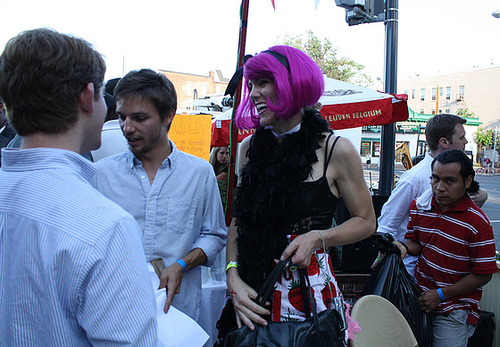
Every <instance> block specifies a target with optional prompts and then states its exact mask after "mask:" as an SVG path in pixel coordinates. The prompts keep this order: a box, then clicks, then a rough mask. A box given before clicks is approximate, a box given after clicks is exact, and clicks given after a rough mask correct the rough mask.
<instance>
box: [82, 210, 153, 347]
mask: <svg viewBox="0 0 500 347" xmlns="http://www.w3.org/2000/svg"><path fill="white" fill-rule="evenodd" d="M108 234H111V235H112V236H111V237H106V238H101V239H100V240H98V243H97V244H96V245H95V247H94V248H93V250H92V251H91V253H90V256H89V260H88V262H87V263H86V264H84V265H83V266H82V273H83V276H84V278H83V279H82V281H81V282H82V284H81V288H80V289H79V290H78V292H81V300H80V302H78V304H79V307H78V312H77V320H78V322H79V324H80V325H81V327H82V329H83V330H84V331H85V332H86V334H87V338H88V339H89V340H90V341H91V343H92V345H95V346H100V345H106V346H108V345H110V344H111V345H113V344H124V345H130V346H155V345H156V339H157V325H156V300H155V296H154V291H153V285H152V282H151V280H150V277H149V273H148V270H147V267H146V258H145V256H144V251H143V249H142V239H141V237H142V236H141V235H142V233H141V231H140V229H139V226H138V225H137V223H136V222H135V220H134V219H133V218H132V217H130V218H126V219H122V220H121V221H120V222H119V223H117V225H116V227H115V229H114V230H112V231H111V232H110V233H108ZM111 332H112V333H111Z"/></svg>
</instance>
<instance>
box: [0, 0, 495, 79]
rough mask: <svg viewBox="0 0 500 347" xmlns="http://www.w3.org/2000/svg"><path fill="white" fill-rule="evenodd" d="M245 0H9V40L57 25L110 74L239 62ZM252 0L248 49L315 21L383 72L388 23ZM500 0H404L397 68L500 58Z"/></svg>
mask: <svg viewBox="0 0 500 347" xmlns="http://www.w3.org/2000/svg"><path fill="white" fill-rule="evenodd" d="M240 3H241V1H240V0H143V1H130V0H121V1H118V0H101V1H97V0H86V1H79V2H76V1H70V0H44V1H40V0H15V1H14V0H5V1H2V5H1V7H0V11H1V12H0V49H3V46H4V45H5V43H6V42H7V41H8V40H9V39H10V38H11V37H13V36H15V35H16V34H18V33H19V32H20V31H22V30H26V29H32V28H38V27H52V28H54V29H56V30H58V31H60V32H64V33H71V34H74V35H76V36H80V37H83V38H84V39H86V40H88V41H90V42H92V43H93V44H94V45H95V46H96V48H97V49H98V50H99V51H100V52H101V53H102V54H104V55H105V57H106V63H107V65H108V72H107V74H106V79H109V78H113V77H120V76H121V75H122V70H124V71H125V73H126V72H128V71H130V70H132V69H140V68H145V67H148V68H152V69H163V70H171V71H179V72H185V73H193V74H200V75H208V72H209V70H212V69H219V70H222V72H223V73H224V75H225V76H227V77H230V76H231V75H232V73H233V72H234V70H235V67H236V59H237V48H238V32H239V8H240ZM275 3H276V10H275V11H274V10H273V8H272V5H271V0H250V9H249V20H248V30H247V45H246V47H247V49H246V52H247V53H256V52H259V51H262V50H265V49H267V48H268V47H269V46H272V45H273V44H275V43H276V40H277V38H278V37H283V36H284V35H285V34H288V35H290V36H295V35H298V34H305V32H306V31H307V30H312V31H313V32H314V34H315V35H316V36H318V37H320V38H325V37H326V38H328V39H329V40H330V41H331V42H332V43H333V45H334V46H335V47H337V48H338V53H339V56H344V57H347V58H349V59H352V60H354V61H356V62H358V63H361V64H363V65H365V66H366V68H365V72H366V73H368V74H369V75H370V76H371V77H372V79H373V80H375V79H376V78H377V77H382V76H383V71H384V30H385V29H384V24H383V23H371V24H362V25H357V26H352V27H349V26H348V25H347V23H346V22H345V10H344V9H342V8H340V7H337V6H336V5H335V1H334V0H321V2H320V3H319V6H318V9H317V10H315V5H314V0H275ZM497 9H500V0H476V1H471V0H400V1H399V54H398V65H399V66H398V77H399V78H405V77H408V76H412V75H414V74H417V73H418V74H420V75H429V74H436V73H437V72H438V71H440V72H442V73H444V72H449V71H457V70H463V69H469V68H472V67H473V66H479V67H485V66H488V65H490V64H491V63H493V64H495V65H499V64H500V44H499V37H500V19H495V18H494V17H493V16H492V15H491V13H492V12H493V11H495V10H497Z"/></svg>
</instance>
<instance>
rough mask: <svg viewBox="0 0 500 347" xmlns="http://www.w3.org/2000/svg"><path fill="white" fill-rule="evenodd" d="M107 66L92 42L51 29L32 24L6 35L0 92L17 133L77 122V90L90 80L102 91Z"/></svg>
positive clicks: (49, 130) (51, 130)
mask: <svg viewBox="0 0 500 347" xmlns="http://www.w3.org/2000/svg"><path fill="white" fill-rule="evenodd" d="M105 71H106V65H105V63H104V60H103V58H102V56H101V54H99V53H98V52H97V51H96V50H95V49H94V48H93V47H92V45H91V44H90V43H89V42H87V41H85V40H83V39H80V38H76V37H73V36H70V35H66V34H60V33H58V32H56V31H55V30H52V29H44V28H42V29H34V30H28V31H24V32H22V33H20V34H19V35H17V36H16V37H14V38H12V39H10V40H9V42H8V43H7V45H6V46H5V50H4V52H3V53H2V55H1V56H0V97H1V98H2V99H3V100H4V102H5V106H6V108H7V116H8V118H9V122H10V124H11V125H12V127H13V128H14V129H15V130H16V132H17V133H18V134H19V135H21V136H24V135H29V134H32V133H35V132H43V133H49V134H57V133H61V132H64V131H66V130H68V129H69V128H70V127H71V125H72V124H73V123H75V122H76V121H77V113H78V102H79V101H78V98H79V94H80V93H81V92H82V90H83V89H85V87H86V86H87V85H88V84H89V83H92V84H93V85H94V93H95V99H96V100H97V99H98V98H99V97H102V96H101V93H100V90H101V88H102V86H103V81H104V73H105Z"/></svg>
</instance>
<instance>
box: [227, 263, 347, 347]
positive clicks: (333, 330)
mask: <svg viewBox="0 0 500 347" xmlns="http://www.w3.org/2000/svg"><path fill="white" fill-rule="evenodd" d="M289 263H291V261H290V259H287V260H284V261H282V262H280V263H279V264H277V265H276V267H275V268H274V270H273V271H272V272H271V274H270V275H269V277H268V278H267V279H266V282H265V283H264V284H263V285H262V288H261V289H260V291H259V293H258V296H257V302H258V303H263V302H269V299H270V297H271V295H272V293H273V291H274V284H275V283H276V281H277V280H278V278H279V277H280V276H281V273H282V272H283V270H284V269H285V267H286V265H288V264H289ZM299 274H300V276H299V277H300V285H301V287H302V294H303V296H304V303H305V307H306V319H305V320H304V321H301V322H268V324H267V326H262V325H259V324H256V325H255V330H254V331H251V330H250V329H249V328H248V327H247V326H243V327H241V328H239V329H236V330H233V331H232V332H230V333H229V334H228V335H227V336H226V338H225V343H224V346H225V347H232V346H234V347H236V346H238V347H250V346H252V347H257V346H266V347H272V346H276V347H277V346H286V347H294V346H296V347H299V346H300V347H307V346H311V347H312V346H314V347H320V346H339V347H344V346H345V343H344V339H343V335H344V333H343V332H342V329H343V328H342V327H343V322H344V320H343V319H342V317H341V315H340V313H339V312H337V311H336V310H325V311H323V312H321V313H320V314H318V313H317V311H316V302H315V301H314V298H313V296H312V293H311V287H310V283H309V278H308V277H307V273H306V271H305V269H299ZM344 328H345V327H344Z"/></svg>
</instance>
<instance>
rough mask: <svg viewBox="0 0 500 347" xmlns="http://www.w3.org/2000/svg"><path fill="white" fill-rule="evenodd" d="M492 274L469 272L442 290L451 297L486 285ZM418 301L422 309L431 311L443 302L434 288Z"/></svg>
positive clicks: (423, 294) (446, 297)
mask: <svg viewBox="0 0 500 347" xmlns="http://www.w3.org/2000/svg"><path fill="white" fill-rule="evenodd" d="M491 276H492V275H491V274H485V275H483V274H481V275H479V274H468V275H467V276H465V277H463V278H462V279H460V280H459V281H458V282H456V283H454V284H452V285H451V286H449V287H445V288H441V290H442V292H443V295H444V297H445V299H449V298H452V297H455V296H459V295H462V294H465V293H468V292H470V291H472V290H474V289H476V288H479V287H482V286H484V285H485V284H486V283H488V282H489V281H490V280H491ZM418 301H419V302H420V308H421V309H422V311H425V312H426V313H429V312H431V311H432V310H434V309H435V308H436V307H437V305H439V303H440V302H441V298H440V297H439V294H438V292H437V290H436V289H432V290H428V291H425V292H423V293H422V296H421V297H420V298H419V299H418Z"/></svg>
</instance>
